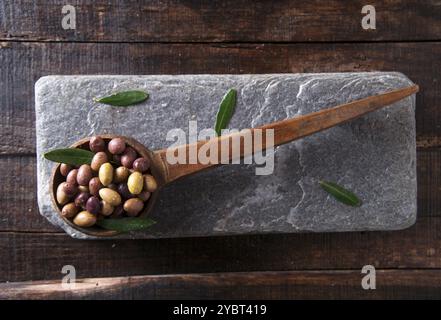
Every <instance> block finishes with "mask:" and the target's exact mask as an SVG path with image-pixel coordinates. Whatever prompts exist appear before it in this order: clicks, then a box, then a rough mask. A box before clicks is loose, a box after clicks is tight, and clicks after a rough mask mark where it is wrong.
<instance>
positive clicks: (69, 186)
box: [62, 182, 78, 197]
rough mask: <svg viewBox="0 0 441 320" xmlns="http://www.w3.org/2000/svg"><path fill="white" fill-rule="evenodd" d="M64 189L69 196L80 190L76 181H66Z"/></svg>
mask: <svg viewBox="0 0 441 320" xmlns="http://www.w3.org/2000/svg"><path fill="white" fill-rule="evenodd" d="M62 190H63V192H64V193H65V194H66V195H67V196H68V197H73V196H74V195H75V194H77V192H78V186H77V184H76V183H69V182H66V183H65V184H63V189H62Z"/></svg>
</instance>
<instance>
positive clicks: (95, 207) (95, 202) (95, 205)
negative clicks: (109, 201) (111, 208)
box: [86, 196, 101, 215]
mask: <svg viewBox="0 0 441 320" xmlns="http://www.w3.org/2000/svg"><path fill="white" fill-rule="evenodd" d="M86 210H87V211H89V212H90V213H92V214H94V215H98V214H99V213H100V212H101V202H100V199H98V197H95V196H92V197H90V198H89V199H88V200H87V202H86Z"/></svg>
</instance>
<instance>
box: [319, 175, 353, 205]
mask: <svg viewBox="0 0 441 320" xmlns="http://www.w3.org/2000/svg"><path fill="white" fill-rule="evenodd" d="M320 186H321V187H322V188H323V189H324V190H325V191H326V192H328V193H329V194H330V195H331V196H333V197H334V198H335V199H337V200H338V201H340V202H342V203H344V204H347V205H349V206H353V207H359V206H361V200H360V199H358V197H357V196H356V195H355V194H354V193H352V192H351V191H349V190H347V189H345V188H343V187H342V186H339V185H338V184H336V183H334V182H329V181H320Z"/></svg>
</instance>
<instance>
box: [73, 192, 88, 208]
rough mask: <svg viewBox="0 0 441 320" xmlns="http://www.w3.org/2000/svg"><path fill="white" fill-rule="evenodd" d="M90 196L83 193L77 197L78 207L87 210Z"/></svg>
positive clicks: (76, 203)
mask: <svg viewBox="0 0 441 320" xmlns="http://www.w3.org/2000/svg"><path fill="white" fill-rule="evenodd" d="M89 198H90V194H89V193H87V192H81V193H80V194H79V195H77V196H76V197H75V205H76V206H77V207H81V208H83V209H86V203H87V200H89Z"/></svg>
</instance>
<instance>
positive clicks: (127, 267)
mask: <svg viewBox="0 0 441 320" xmlns="http://www.w3.org/2000/svg"><path fill="white" fill-rule="evenodd" d="M440 230H441V219H440V218H438V217H430V218H420V219H419V220H418V222H417V224H416V225H415V226H413V227H411V228H409V229H407V230H402V231H393V232H364V233H363V232H356V233H328V234H311V233H310V234H273V235H248V236H232V237H210V238H181V239H161V240H136V241H133V240H115V241H113V240H109V241H80V240H75V239H71V238H69V237H68V236H67V235H65V234H53V233H52V234H51V233H46V234H44V233H38V234H37V233H15V232H1V233H0V282H5V281H9V282H16V281H26V280H29V279H32V280H49V279H60V278H61V276H62V275H61V269H62V267H63V265H68V264H69V265H73V266H75V268H76V271H77V277H78V278H89V277H115V276H132V275H140V274H172V273H205V272H238V271H244V272H245V271H283V270H332V269H361V268H362V266H363V265H366V264H372V265H374V266H375V267H376V268H379V269H391V268H400V269H414V268H415V269H420V268H432V269H439V268H441V250H440V249H439V248H440V247H441V232H440Z"/></svg>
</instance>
